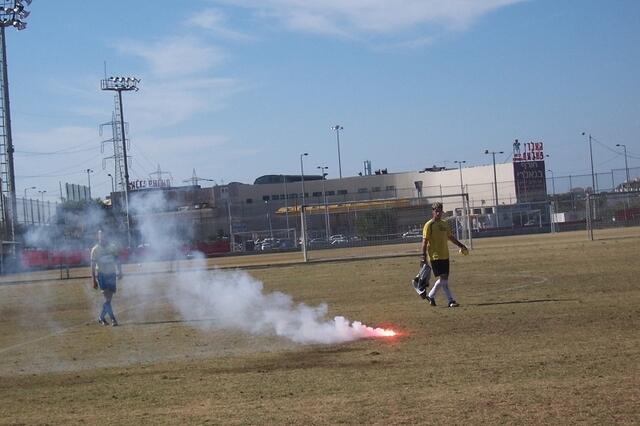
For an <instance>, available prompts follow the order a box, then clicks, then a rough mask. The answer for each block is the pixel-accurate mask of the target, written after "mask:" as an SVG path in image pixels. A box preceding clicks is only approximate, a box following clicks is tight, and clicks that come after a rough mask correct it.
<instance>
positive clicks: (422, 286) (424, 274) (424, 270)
mask: <svg viewBox="0 0 640 426" xmlns="http://www.w3.org/2000/svg"><path fill="white" fill-rule="evenodd" d="M429 278H431V266H429V264H428V263H423V264H422V266H421V267H420V271H418V275H416V276H415V278H414V279H413V280H412V281H411V285H412V286H413V288H414V290H415V291H416V293H418V295H419V296H420V297H422V298H423V299H426V297H427V287H429Z"/></svg>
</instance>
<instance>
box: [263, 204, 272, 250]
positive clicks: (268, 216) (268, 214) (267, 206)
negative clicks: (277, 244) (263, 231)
mask: <svg viewBox="0 0 640 426" xmlns="http://www.w3.org/2000/svg"><path fill="white" fill-rule="evenodd" d="M264 206H265V208H266V209H267V221H268V222H269V237H270V238H271V240H272V241H273V227H272V226H271V214H270V213H269V200H264Z"/></svg>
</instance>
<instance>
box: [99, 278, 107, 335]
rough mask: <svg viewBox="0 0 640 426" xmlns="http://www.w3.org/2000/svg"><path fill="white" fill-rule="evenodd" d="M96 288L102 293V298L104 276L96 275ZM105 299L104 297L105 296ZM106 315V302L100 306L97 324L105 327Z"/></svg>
mask: <svg viewBox="0 0 640 426" xmlns="http://www.w3.org/2000/svg"><path fill="white" fill-rule="evenodd" d="M97 278H98V288H100V290H101V291H102V295H103V296H104V288H105V282H104V274H102V273H98V277H97ZM105 299H106V296H105ZM107 313H108V311H107V303H106V301H105V302H104V303H103V304H102V311H101V312H100V315H98V322H99V323H100V324H102V325H106V324H107V322H106V319H105V315H106V314H107Z"/></svg>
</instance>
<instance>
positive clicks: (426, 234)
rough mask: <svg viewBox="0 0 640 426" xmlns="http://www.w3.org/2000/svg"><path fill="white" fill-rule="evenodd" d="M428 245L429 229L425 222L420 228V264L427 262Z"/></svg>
mask: <svg viewBox="0 0 640 426" xmlns="http://www.w3.org/2000/svg"><path fill="white" fill-rule="evenodd" d="M428 247H429V230H428V229H427V225H426V224H425V225H424V227H423V228H422V259H421V260H420V264H421V265H423V264H425V263H427V248H428Z"/></svg>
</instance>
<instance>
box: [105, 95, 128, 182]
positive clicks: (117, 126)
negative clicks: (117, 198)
mask: <svg viewBox="0 0 640 426" xmlns="http://www.w3.org/2000/svg"><path fill="white" fill-rule="evenodd" d="M114 103H115V109H114V112H113V114H112V119H111V121H110V122H108V123H103V124H101V125H100V136H102V135H103V133H104V128H105V127H111V136H112V137H111V139H107V140H104V141H102V142H101V146H100V150H101V152H103V153H104V152H105V151H104V147H105V145H111V146H112V148H113V149H112V150H111V151H112V152H113V155H111V156H109V157H104V158H103V159H102V169H103V170H106V168H107V161H109V160H113V163H114V164H113V166H114V173H113V178H114V180H115V187H116V189H117V190H119V191H124V188H125V182H126V180H125V177H124V176H125V174H124V152H123V149H122V148H123V135H122V131H121V128H122V126H121V119H120V99H119V97H118V96H114ZM124 133H125V134H124V138H125V139H126V140H125V142H124V143H126V144H127V148H128V149H130V147H131V144H130V140H129V139H128V138H127V135H128V134H129V123H127V122H125V123H124ZM127 161H128V163H129V164H131V156H129V155H127Z"/></svg>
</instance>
